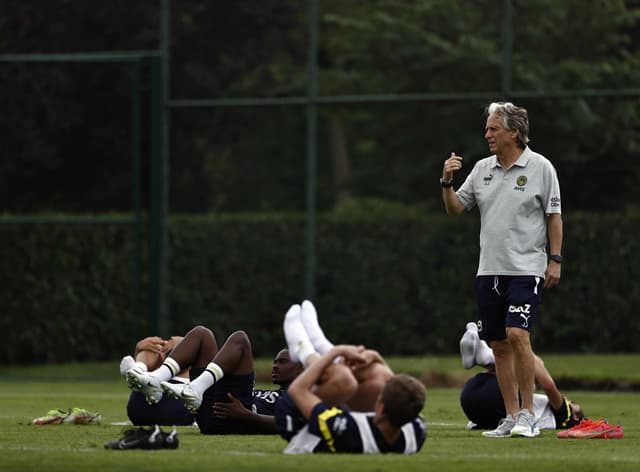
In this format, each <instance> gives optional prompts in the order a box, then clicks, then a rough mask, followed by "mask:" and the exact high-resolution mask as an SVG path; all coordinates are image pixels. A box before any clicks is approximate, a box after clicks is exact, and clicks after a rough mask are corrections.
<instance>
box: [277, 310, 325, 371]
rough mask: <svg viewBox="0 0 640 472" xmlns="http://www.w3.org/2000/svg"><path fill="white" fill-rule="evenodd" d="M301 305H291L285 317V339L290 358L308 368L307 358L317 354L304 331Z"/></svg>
mask: <svg viewBox="0 0 640 472" xmlns="http://www.w3.org/2000/svg"><path fill="white" fill-rule="evenodd" d="M301 311H302V310H301V308H300V305H297V304H296V305H291V307H290V308H289V311H287V314H286V315H285V317H284V337H285V339H286V340H287V346H288V348H289V356H291V360H292V361H294V362H301V363H302V365H303V366H305V367H306V366H307V358H308V357H309V356H310V355H312V354H317V352H316V350H315V349H314V348H313V344H312V343H311V340H310V339H309V335H308V334H307V332H306V331H305V329H304V325H303V324H302V319H301V318H300V314H301Z"/></svg>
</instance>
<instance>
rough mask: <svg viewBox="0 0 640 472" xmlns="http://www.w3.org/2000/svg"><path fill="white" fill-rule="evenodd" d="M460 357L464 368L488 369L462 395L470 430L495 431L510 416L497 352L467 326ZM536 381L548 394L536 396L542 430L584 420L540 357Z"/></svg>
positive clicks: (576, 405) (536, 363)
mask: <svg viewBox="0 0 640 472" xmlns="http://www.w3.org/2000/svg"><path fill="white" fill-rule="evenodd" d="M460 354H461V355H462V365H463V367H464V368H466V369H470V368H472V367H473V366H474V365H480V366H484V367H486V368H487V370H486V371H485V372H480V373H478V374H476V375H475V376H473V377H471V378H470V379H469V380H468V381H467V382H466V383H465V385H464V387H463V389H462V393H461V394H460V405H461V406H462V410H463V411H464V413H465V415H467V418H468V419H469V425H468V427H469V428H470V429H471V428H473V429H476V428H477V429H489V430H492V429H494V428H496V427H497V426H498V423H499V422H500V420H501V419H502V418H505V417H506V411H505V407H504V401H503V399H502V394H501V393H500V388H499V386H498V380H497V378H496V375H495V368H494V363H495V358H494V356H493V351H492V349H491V348H490V347H489V346H488V345H487V343H486V342H485V341H483V340H481V339H480V337H479V335H478V328H477V326H476V324H475V323H467V330H466V331H465V333H464V334H463V335H462V338H461V339H460ZM535 380H536V385H537V386H538V387H540V388H542V389H543V390H544V392H545V394H544V395H543V394H534V396H533V407H534V415H535V418H536V426H537V427H538V428H539V429H566V428H571V427H572V426H575V425H577V424H578V423H580V421H582V419H583V418H584V412H583V411H582V407H581V406H580V405H579V404H578V403H575V402H573V401H570V400H569V399H567V398H566V397H564V396H563V395H562V393H560V390H558V387H557V386H556V383H555V381H554V380H553V378H552V377H551V374H549V371H548V370H547V369H546V367H545V366H544V362H543V361H542V359H541V358H540V357H539V356H535Z"/></svg>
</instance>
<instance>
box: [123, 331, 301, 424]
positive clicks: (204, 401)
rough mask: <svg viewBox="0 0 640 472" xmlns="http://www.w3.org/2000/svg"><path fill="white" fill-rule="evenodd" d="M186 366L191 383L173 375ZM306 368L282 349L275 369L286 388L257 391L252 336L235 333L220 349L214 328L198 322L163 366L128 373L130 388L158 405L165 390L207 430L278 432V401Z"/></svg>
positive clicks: (276, 380)
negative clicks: (275, 413) (275, 415)
mask: <svg viewBox="0 0 640 472" xmlns="http://www.w3.org/2000/svg"><path fill="white" fill-rule="evenodd" d="M185 368H188V369H189V377H190V379H191V380H190V382H188V383H182V384H176V383H171V382H170V379H171V378H172V377H173V376H175V375H176V373H178V372H180V371H182V370H183V369H185ZM301 370H302V366H301V365H300V364H299V363H297V362H293V361H291V359H290V358H289V355H288V351H287V350H286V349H285V350H281V351H280V352H279V353H278V354H277V355H276V357H275V359H274V366H273V370H272V380H273V382H274V383H275V384H277V385H279V386H280V389H278V390H266V391H261V390H254V388H253V387H254V380H255V374H254V371H253V354H252V350H251V343H250V341H249V337H248V336H247V334H246V333H245V332H244V331H236V332H234V333H232V334H231V335H230V336H229V337H228V338H227V340H226V341H225V343H224V345H223V346H222V347H221V348H220V349H219V350H218V347H217V343H216V339H215V336H214V335H213V333H212V332H211V330H209V329H208V328H205V327H204V326H196V327H195V328H193V329H191V330H190V331H189V332H188V333H187V334H186V335H185V337H184V339H183V340H182V341H181V342H180V343H179V344H178V345H177V346H176V347H175V349H174V350H173V351H172V352H171V354H170V355H169V356H168V357H167V358H166V359H165V360H164V362H163V363H162V365H161V366H160V367H159V368H157V369H156V370H154V371H152V372H145V371H144V370H143V369H139V368H137V367H134V368H132V369H130V370H128V371H127V373H126V377H127V382H128V384H129V386H130V388H132V389H133V390H137V391H140V392H141V393H142V394H143V395H144V396H145V398H146V400H147V401H148V402H150V403H152V404H157V403H158V402H160V401H161V400H162V399H163V398H164V397H165V394H166V396H169V397H172V398H176V399H179V400H180V401H182V402H184V403H185V404H186V407H187V409H188V410H189V411H191V412H192V413H193V414H194V415H195V419H196V422H197V424H198V427H199V428H200V432H202V433H203V434H257V433H274V432H275V425H274V419H273V409H274V407H275V401H276V400H277V398H278V397H279V396H280V395H281V394H282V392H283V391H285V389H286V388H287V387H288V386H289V384H290V382H291V381H292V380H293V379H294V378H295V376H296V375H297V374H298V373H299V372H300V371H301ZM234 412H235V414H234Z"/></svg>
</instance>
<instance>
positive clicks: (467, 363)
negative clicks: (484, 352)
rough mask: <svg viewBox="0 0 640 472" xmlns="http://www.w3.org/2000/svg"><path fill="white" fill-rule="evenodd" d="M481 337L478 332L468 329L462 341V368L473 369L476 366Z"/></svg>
mask: <svg viewBox="0 0 640 472" xmlns="http://www.w3.org/2000/svg"><path fill="white" fill-rule="evenodd" d="M479 341H480V337H479V336H478V331H477V330H476V331H473V330H472V329H468V330H467V331H465V332H464V334H463V335H462V338H461V339H460V356H462V367H464V368H465V369H471V368H472V367H473V366H474V365H475V364H476V362H475V359H476V351H477V347H478V342H479Z"/></svg>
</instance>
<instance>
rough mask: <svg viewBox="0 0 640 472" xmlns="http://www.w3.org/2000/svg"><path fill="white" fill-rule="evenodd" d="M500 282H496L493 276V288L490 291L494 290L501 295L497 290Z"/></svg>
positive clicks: (496, 279)
mask: <svg viewBox="0 0 640 472" xmlns="http://www.w3.org/2000/svg"><path fill="white" fill-rule="evenodd" d="M499 283H500V281H499V280H498V276H497V275H494V276H493V288H492V289H491V290H495V291H496V293H497V294H498V295H501V293H500V290H498V284H499Z"/></svg>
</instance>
